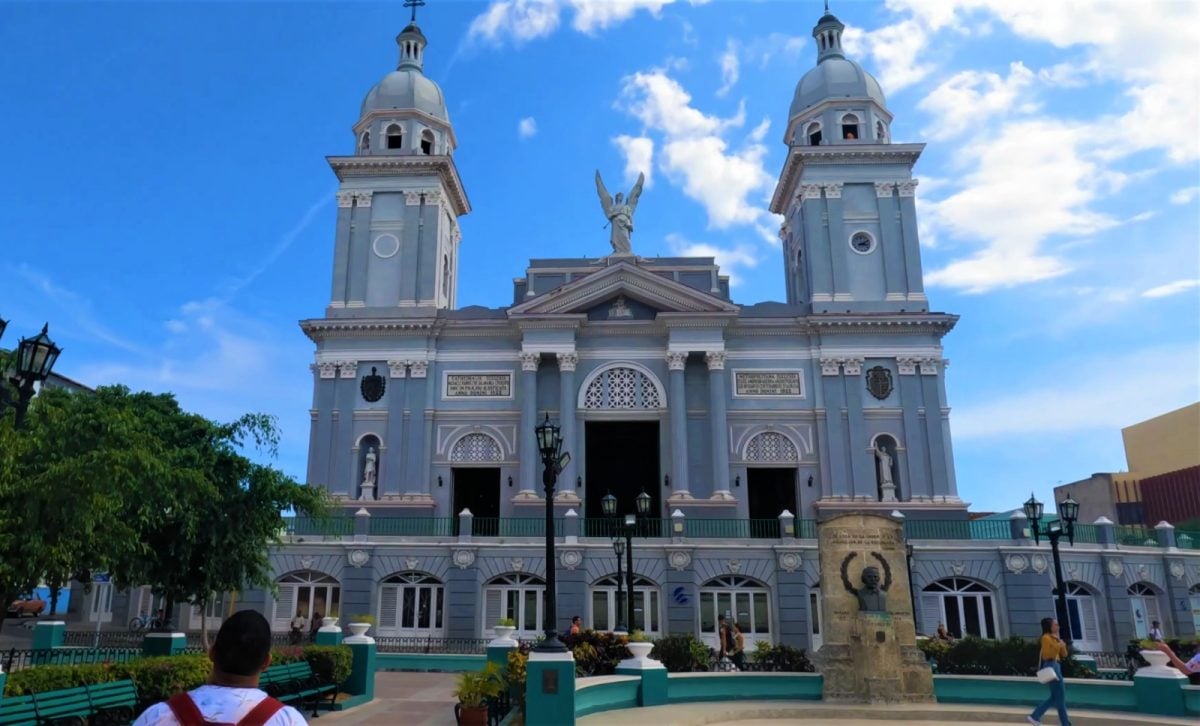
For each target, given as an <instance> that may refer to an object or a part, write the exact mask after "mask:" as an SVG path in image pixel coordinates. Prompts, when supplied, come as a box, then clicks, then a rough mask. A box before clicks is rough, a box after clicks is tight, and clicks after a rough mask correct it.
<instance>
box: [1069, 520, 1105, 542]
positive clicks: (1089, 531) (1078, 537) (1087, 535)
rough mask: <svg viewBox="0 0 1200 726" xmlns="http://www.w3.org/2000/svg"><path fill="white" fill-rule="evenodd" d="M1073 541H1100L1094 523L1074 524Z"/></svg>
mask: <svg viewBox="0 0 1200 726" xmlns="http://www.w3.org/2000/svg"><path fill="white" fill-rule="evenodd" d="M1075 541H1076V542H1081V543H1083V544H1098V543H1099V542H1100V540H1099V538H1098V536H1097V532H1096V525H1094V524H1077V525H1075Z"/></svg>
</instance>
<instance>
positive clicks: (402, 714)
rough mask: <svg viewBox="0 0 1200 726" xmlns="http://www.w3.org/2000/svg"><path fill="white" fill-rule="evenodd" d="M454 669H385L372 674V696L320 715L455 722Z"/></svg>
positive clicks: (436, 724) (415, 724)
mask: <svg viewBox="0 0 1200 726" xmlns="http://www.w3.org/2000/svg"><path fill="white" fill-rule="evenodd" d="M457 679H458V675H457V674H455V673H387V672H382V671H381V672H379V673H378V674H377V675H376V676H375V700H374V701H371V702H370V703H368V704H366V705H363V706H360V707H358V708H355V709H351V710H350V711H346V712H344V713H330V714H325V715H323V716H321V720H320V723H326V722H328V721H337V722H339V723H345V724H364V726H376V725H378V726H384V725H385V724H386V725H387V726H395V725H396V724H404V726H455V721H454V704H455V702H456V701H457V699H455V698H454V685H455V682H456V680H457Z"/></svg>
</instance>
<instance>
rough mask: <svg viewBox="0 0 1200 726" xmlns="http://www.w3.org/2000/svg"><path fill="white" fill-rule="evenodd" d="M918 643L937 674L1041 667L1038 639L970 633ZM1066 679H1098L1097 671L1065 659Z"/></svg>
mask: <svg viewBox="0 0 1200 726" xmlns="http://www.w3.org/2000/svg"><path fill="white" fill-rule="evenodd" d="M917 646H918V647H919V648H920V649H921V650H922V651H923V652H924V653H925V657H926V658H927V659H929V660H930V661H932V662H933V663H934V664H935V665H936V667H937V672H938V673H944V674H956V675H976V676H1032V675H1034V673H1036V672H1037V669H1038V661H1039V659H1038V650H1039V648H1040V645H1039V644H1038V641H1036V640H1029V639H1026V638H1022V637H1020V636H1016V635H1014V636H1012V637H1011V638H1005V639H1003V640H985V639H983V638H976V637H973V636H968V637H966V638H963V639H961V640H956V641H953V642H946V641H944V640H936V639H929V640H922V641H918V642H917ZM1062 670H1063V676H1064V677H1067V678H1095V677H1096V672H1095V671H1093V670H1092V669H1090V668H1087V667H1085V666H1083V665H1081V664H1080V663H1079V661H1077V660H1075V657H1074V656H1073V655H1069V656H1067V658H1066V660H1064V661H1063V662H1062Z"/></svg>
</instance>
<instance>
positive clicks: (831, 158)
mask: <svg viewBox="0 0 1200 726" xmlns="http://www.w3.org/2000/svg"><path fill="white" fill-rule="evenodd" d="M924 148H925V144H854V145H851V144H837V145H829V146H793V147H792V148H791V150H790V151H789V152H788V158H787V161H785V162H784V164H783V170H782V171H781V172H780V173H779V184H777V185H776V186H775V194H774V195H773V196H772V197H771V207H770V209H771V211H772V212H774V213H775V214H783V213H784V212H785V211H786V209H787V205H788V202H789V201H790V200H791V199H792V198H793V196H795V193H796V192H795V189H796V186H797V184H798V183H799V181H800V177H801V175H802V173H803V171H804V168H805V167H806V166H831V165H835V164H837V165H866V164H871V165H875V164H903V165H906V166H908V167H910V168H911V167H912V165H913V164H916V163H917V159H918V158H920V156H921V151H922V150H924Z"/></svg>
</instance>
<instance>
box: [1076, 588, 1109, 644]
mask: <svg viewBox="0 0 1200 726" xmlns="http://www.w3.org/2000/svg"><path fill="white" fill-rule="evenodd" d="M1067 617H1068V618H1069V619H1070V621H1071V642H1072V644H1073V645H1074V646H1075V647H1076V648H1078V649H1079V650H1084V651H1096V652H1098V651H1101V650H1104V647H1103V646H1102V645H1101V643H1100V621H1099V620H1098V619H1097V618H1096V600H1095V598H1094V597H1093V595H1092V591H1091V590H1088V589H1087V588H1086V587H1084V586H1083V585H1080V584H1079V583H1078V582H1068V583H1067Z"/></svg>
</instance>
